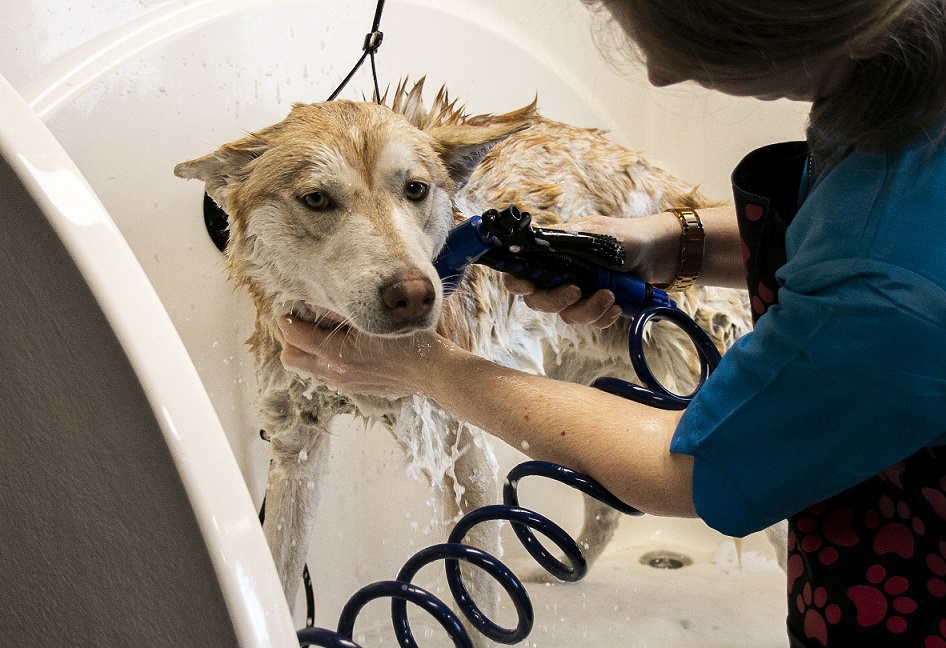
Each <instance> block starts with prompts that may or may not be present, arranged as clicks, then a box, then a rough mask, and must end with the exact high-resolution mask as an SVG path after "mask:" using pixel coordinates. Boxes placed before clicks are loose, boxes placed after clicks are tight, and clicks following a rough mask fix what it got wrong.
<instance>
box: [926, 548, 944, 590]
mask: <svg viewBox="0 0 946 648" xmlns="http://www.w3.org/2000/svg"><path fill="white" fill-rule="evenodd" d="M926 566H927V567H929V568H930V574H931V576H930V579H929V580H928V581H927V582H926V589H927V591H928V592H929V593H930V594H932V595H933V596H935V597H936V598H946V540H940V541H939V553H931V554H930V555H928V556H927V557H926ZM943 604H944V605H946V601H944V603H943Z"/></svg>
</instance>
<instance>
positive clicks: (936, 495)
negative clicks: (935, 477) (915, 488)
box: [920, 477, 946, 520]
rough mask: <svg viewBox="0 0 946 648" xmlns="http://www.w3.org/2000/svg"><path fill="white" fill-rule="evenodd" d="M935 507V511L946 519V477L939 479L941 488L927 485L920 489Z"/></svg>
mask: <svg viewBox="0 0 946 648" xmlns="http://www.w3.org/2000/svg"><path fill="white" fill-rule="evenodd" d="M920 492H921V493H922V494H923V497H924V498H925V499H926V501H927V502H929V503H930V506H931V507H932V508H933V513H935V514H936V515H937V516H939V517H940V518H941V519H943V520H946V477H942V478H940V480H939V488H933V487H926V488H923V489H921V490H920Z"/></svg>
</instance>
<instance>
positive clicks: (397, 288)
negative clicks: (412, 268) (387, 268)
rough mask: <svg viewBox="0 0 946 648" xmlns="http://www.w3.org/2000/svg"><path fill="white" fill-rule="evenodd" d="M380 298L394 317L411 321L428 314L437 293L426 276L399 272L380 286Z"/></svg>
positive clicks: (420, 318) (403, 320)
mask: <svg viewBox="0 0 946 648" xmlns="http://www.w3.org/2000/svg"><path fill="white" fill-rule="evenodd" d="M381 298H382V300H383V301H384V305H385V306H386V307H387V309H388V312H389V313H390V314H391V316H392V317H393V318H394V319H396V320H398V321H402V322H413V321H418V320H422V319H424V318H425V317H427V315H428V314H430V311H431V310H432V309H433V307H434V302H435V301H436V298H437V293H436V292H435V291H434V285H433V283H431V281H430V279H428V278H427V277H425V276H423V275H420V274H416V273H399V274H397V275H395V276H394V277H392V278H391V280H390V281H388V282H387V283H385V284H384V286H383V287H382V288H381Z"/></svg>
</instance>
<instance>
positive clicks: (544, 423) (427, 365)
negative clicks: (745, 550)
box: [279, 317, 695, 516]
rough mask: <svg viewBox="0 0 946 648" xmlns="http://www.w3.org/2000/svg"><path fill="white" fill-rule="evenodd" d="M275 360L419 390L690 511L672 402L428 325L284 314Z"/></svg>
mask: <svg viewBox="0 0 946 648" xmlns="http://www.w3.org/2000/svg"><path fill="white" fill-rule="evenodd" d="M279 327H280V329H281V330H282V331H283V334H284V335H285V337H286V340H287V342H288V343H289V345H290V346H287V347H286V349H285V350H284V352H283V355H282V360H283V363H284V364H285V365H286V366H287V367H290V368H292V369H295V370H297V371H300V372H303V373H307V374H311V375H314V376H316V377H318V378H320V379H321V380H323V381H325V382H326V383H328V384H329V385H331V386H333V387H335V388H337V389H339V390H340V391H342V392H348V393H374V394H380V395H385V396H390V395H393V394H406V393H420V394H424V395H426V396H428V397H430V398H432V399H433V400H435V401H436V402H437V403H438V404H440V405H441V406H442V407H443V408H444V409H446V410H447V411H449V412H450V413H451V414H453V415H454V416H455V417H457V418H458V419H460V420H463V421H468V422H469V423H472V424H473V425H476V426H477V427H480V428H482V429H483V430H485V431H486V432H489V433H490V434H493V435H495V436H497V437H499V438H501V439H503V440H504V441H506V442H507V443H509V444H510V445H511V446H513V447H515V448H520V449H522V450H523V452H525V453H526V454H528V455H529V456H531V457H534V458H536V459H544V460H548V461H554V462H556V463H561V464H563V465H566V466H568V467H570V468H573V469H575V470H578V471H580V472H583V473H585V474H587V475H589V476H591V477H593V478H594V479H596V480H598V481H599V482H601V483H602V484H603V485H604V486H605V487H606V488H607V489H608V490H610V491H611V492H613V493H614V494H615V495H616V496H617V497H619V498H621V499H622V500H624V501H625V502H627V503H628V504H630V505H631V506H634V507H636V508H639V509H641V510H642V511H645V512H647V513H652V514H656V515H674V516H693V515H695V511H694V508H693V498H692V494H691V485H690V483H691V480H692V470H693V468H692V466H693V461H692V457H689V456H686V455H678V454H671V453H670V450H669V448H670V439H671V436H672V435H673V430H674V428H675V427H676V424H677V422H678V421H679V418H680V413H679V412H668V411H664V410H658V409H654V408H651V407H646V406H644V405H640V404H638V403H634V402H632V401H629V400H625V399H623V398H620V397H618V396H613V395H611V394H607V393H604V392H601V391H598V390H596V389H592V388H590V387H584V386H581V385H575V384H572V383H564V382H559V381H556V380H552V379H549V378H545V377H541V376H534V375H530V374H525V373H522V372H519V371H515V370H512V369H508V368H505V367H502V366H499V365H497V364H495V363H492V362H489V361H488V360H484V359H482V358H480V357H478V356H475V355H473V354H471V353H469V352H466V351H464V350H462V349H460V348H458V347H456V346H455V345H454V344H452V343H451V342H450V341H449V340H447V339H445V338H443V337H441V336H438V335H436V334H435V333H420V334H417V335H416V336H413V337H409V338H376V337H371V336H365V335H361V334H359V333H357V332H355V331H349V332H347V333H346V334H341V333H340V332H339V331H336V332H330V331H324V330H321V329H319V328H317V327H315V326H313V325H311V324H309V323H308V322H304V321H300V320H297V319H294V318H289V317H282V318H280V319H279Z"/></svg>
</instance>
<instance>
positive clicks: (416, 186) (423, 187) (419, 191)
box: [404, 180, 428, 200]
mask: <svg viewBox="0 0 946 648" xmlns="http://www.w3.org/2000/svg"><path fill="white" fill-rule="evenodd" d="M427 189H428V186H427V184H426V183H424V182H417V181H416V180H415V181H414V182H408V183H407V186H405V187H404V195H405V196H407V199H408V200H423V199H424V197H425V196H426V195H427Z"/></svg>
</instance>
